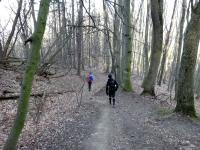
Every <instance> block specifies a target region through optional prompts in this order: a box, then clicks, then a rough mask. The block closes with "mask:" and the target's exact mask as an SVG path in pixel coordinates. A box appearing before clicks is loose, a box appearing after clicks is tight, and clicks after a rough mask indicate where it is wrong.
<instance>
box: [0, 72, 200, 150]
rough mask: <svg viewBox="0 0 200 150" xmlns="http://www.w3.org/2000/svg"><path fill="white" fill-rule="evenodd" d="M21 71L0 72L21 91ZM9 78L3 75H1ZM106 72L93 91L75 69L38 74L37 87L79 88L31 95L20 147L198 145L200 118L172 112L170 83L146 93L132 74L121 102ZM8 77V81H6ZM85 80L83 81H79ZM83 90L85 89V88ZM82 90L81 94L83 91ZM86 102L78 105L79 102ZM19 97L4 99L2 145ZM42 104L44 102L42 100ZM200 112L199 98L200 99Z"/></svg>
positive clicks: (169, 149)
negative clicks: (112, 99)
mask: <svg viewBox="0 0 200 150" xmlns="http://www.w3.org/2000/svg"><path fill="white" fill-rule="evenodd" d="M16 76H18V75H16V74H13V73H12V72H2V73H1V80H0V81H1V84H0V86H2V87H3V88H2V87H1V88H0V89H4V90H5V87H7V88H8V89H7V90H11V89H12V90H13V89H14V91H13V92H15V93H17V92H19V91H18V90H19V85H18V84H19V83H18V82H17V81H16ZM3 78H4V80H2V79H3ZM106 80H107V76H106V75H105V74H101V73H95V81H94V83H93V89H92V92H88V90H87V85H86V84H85V85H84V87H83V89H82V88H81V84H82V85H83V83H84V82H83V81H82V80H81V78H78V77H77V76H75V75H74V72H72V73H70V74H69V75H67V76H64V77H61V78H53V79H50V80H46V79H43V78H38V79H36V81H35V84H34V86H33V91H44V90H45V91H46V93H49V92H52V91H54V92H55V91H64V90H65V91H70V90H71V89H73V90H75V91H77V92H75V93H70V92H69V93H63V94H59V95H56V96H54V95H53V96H51V97H47V98H42V100H41V99H39V102H40V101H42V102H43V103H42V106H43V107H42V108H41V107H39V108H37V107H36V106H38V105H37V104H38V102H37V101H36V100H34V99H37V98H31V100H30V107H29V114H28V117H27V121H26V125H25V128H24V130H23V133H22V135H21V138H20V142H19V144H18V149H20V150H37V149H38V150H161V149H162V150H198V149H200V120H199V119H190V118H189V117H183V116H181V115H179V114H175V113H173V109H174V105H175V104H174V102H173V101H170V99H169V97H170V94H169V93H168V92H167V91H166V90H165V89H166V87H162V88H160V87H156V89H157V95H158V97H157V99H154V98H151V97H144V96H141V95H140V93H141V90H142V89H141V88H140V84H141V78H140V77H137V76H133V86H134V92H131V93H126V92H123V91H122V90H121V89H119V90H118V91H117V94H116V106H115V107H112V106H111V105H109V103H108V97H107V96H106V95H105V84H106ZM7 83H9V86H6V84H7ZM80 83H81V84H80ZM82 92H83V93H82ZM81 93H82V97H81ZM80 101H81V105H80V106H79V105H78V104H80ZM16 106H17V102H16V101H13V100H10V101H2V102H1V105H0V109H1V110H2V113H1V114H0V125H1V126H0V149H2V147H3V144H4V143H5V139H6V138H7V136H8V133H9V130H10V127H11V125H12V121H13V120H14V117H15V114H16V108H17V107H16ZM39 106H41V103H39ZM196 108H197V112H198V114H199V110H200V107H199V101H196Z"/></svg>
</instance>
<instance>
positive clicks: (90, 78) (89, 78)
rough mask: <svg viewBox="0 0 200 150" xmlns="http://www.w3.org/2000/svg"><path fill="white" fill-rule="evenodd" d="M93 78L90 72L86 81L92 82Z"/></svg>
mask: <svg viewBox="0 0 200 150" xmlns="http://www.w3.org/2000/svg"><path fill="white" fill-rule="evenodd" d="M93 80H94V77H93V75H92V74H89V75H88V76H87V82H92V81H93Z"/></svg>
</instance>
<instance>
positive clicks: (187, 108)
mask: <svg viewBox="0 0 200 150" xmlns="http://www.w3.org/2000/svg"><path fill="white" fill-rule="evenodd" d="M199 41H200V2H198V4H197V5H196V6H195V7H194V9H193V10H192V14H191V20H190V22H189V24H188V25H187V28H186V32H185V37H184V45H183V53H182V58H181V64H180V70H179V75H178V85H177V91H176V94H177V104H176V108H175V111H176V112H181V113H183V114H184V115H189V116H191V117H196V111H195V107H194V91H193V90H194V89H193V85H194V71H195V65H196V59H197V53H198V46H199Z"/></svg>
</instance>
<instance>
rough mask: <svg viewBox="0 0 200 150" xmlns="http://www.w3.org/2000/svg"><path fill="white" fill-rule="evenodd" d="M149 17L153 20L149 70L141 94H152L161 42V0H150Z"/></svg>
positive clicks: (153, 93)
mask: <svg viewBox="0 0 200 150" xmlns="http://www.w3.org/2000/svg"><path fill="white" fill-rule="evenodd" d="M151 17H152V22H153V38H152V48H151V51H152V52H151V62H150V67H149V72H148V74H147V76H146V77H145V78H144V81H143V84H142V87H143V88H144V90H143V92H142V94H149V95H152V96H154V95H155V89H154V87H155V82H156V77H157V73H158V67H159V64H160V58H161V53H162V43H163V0H151Z"/></svg>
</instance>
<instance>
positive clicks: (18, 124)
mask: <svg viewBox="0 0 200 150" xmlns="http://www.w3.org/2000/svg"><path fill="white" fill-rule="evenodd" d="M49 4H50V1H49V0H41V2H40V9H39V13H38V19H37V20H38V22H37V26H36V29H35V31H34V33H33V36H32V44H31V56H30V58H29V60H28V64H27V67H26V71H25V75H24V78H23V83H22V88H21V95H20V101H19V105H18V111H17V116H16V119H15V121H14V125H13V127H12V129H11V132H10V135H9V137H8V139H7V141H6V144H5V146H4V150H15V149H16V145H17V142H18V138H19V136H20V134H21V131H22V129H23V127H24V123H25V119H26V115H27V112H28V104H29V97H30V93H31V88H32V82H33V78H34V75H35V73H36V71H37V68H38V62H39V59H40V49H41V43H42V39H43V34H44V31H45V26H46V20H47V15H48V12H49Z"/></svg>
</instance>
